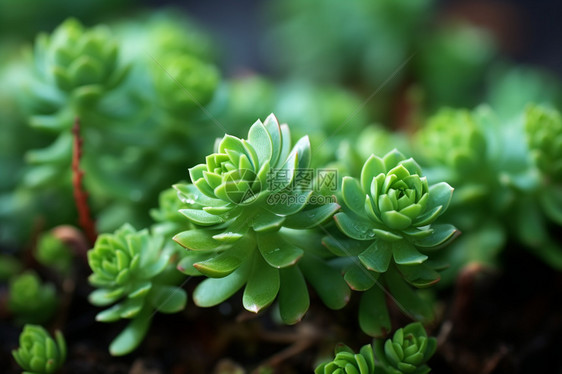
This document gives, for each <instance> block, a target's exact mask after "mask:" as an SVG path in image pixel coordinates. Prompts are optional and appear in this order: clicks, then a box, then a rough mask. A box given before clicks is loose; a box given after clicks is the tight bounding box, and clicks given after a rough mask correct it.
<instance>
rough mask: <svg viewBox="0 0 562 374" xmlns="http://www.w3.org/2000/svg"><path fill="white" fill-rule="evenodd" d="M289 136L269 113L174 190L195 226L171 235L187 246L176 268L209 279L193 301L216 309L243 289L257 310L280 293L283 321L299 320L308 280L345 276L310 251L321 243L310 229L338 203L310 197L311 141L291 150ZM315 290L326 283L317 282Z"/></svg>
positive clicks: (341, 293) (341, 300) (225, 142)
mask: <svg viewBox="0 0 562 374" xmlns="http://www.w3.org/2000/svg"><path fill="white" fill-rule="evenodd" d="M290 139H291V138H290V134H289V128H288V126H286V125H281V126H280V125H279V123H278V122H277V119H276V118H275V117H274V116H273V115H271V116H269V117H268V118H267V119H266V120H265V122H263V123H262V122H261V121H257V122H256V123H254V125H253V126H252V127H251V128H250V130H249V133H248V140H244V139H239V138H236V137H233V136H230V135H226V136H225V137H224V138H223V139H222V140H221V141H220V142H219V143H218V146H217V150H216V153H213V154H211V155H209V156H207V158H206V163H205V164H199V165H197V166H195V167H193V168H191V169H190V171H189V172H190V176H191V180H192V182H193V183H192V184H178V185H176V186H175V188H176V189H177V191H178V196H179V198H180V199H181V200H182V201H183V202H184V203H185V204H187V205H189V208H187V209H182V210H180V212H181V213H182V214H183V215H184V216H185V217H186V218H188V219H189V220H190V221H191V222H192V223H193V224H194V225H195V226H196V227H195V228H194V229H191V230H187V231H183V232H181V233H178V234H177V235H176V236H175V237H174V240H176V241H177V242H178V243H179V244H181V245H182V246H184V247H185V248H187V249H189V251H188V252H187V254H186V256H185V257H184V258H183V259H182V260H181V261H180V263H179V265H178V267H179V268H180V270H182V271H183V272H185V273H186V274H188V275H205V276H207V277H210V278H211V279H207V280H205V281H203V282H202V283H201V284H200V285H199V286H198V287H197V288H196V290H195V292H194V300H195V303H196V304H198V305H200V306H213V305H216V304H218V303H220V302H222V301H224V300H226V299H227V298H229V297H230V296H231V295H233V294H234V293H235V292H236V291H237V290H238V289H240V288H241V287H242V286H244V285H246V287H245V291H244V296H243V304H244V307H245V308H246V309H248V310H250V311H253V312H258V311H260V310H261V309H263V308H265V307H266V306H268V305H269V304H271V303H272V302H273V301H274V300H275V298H276V297H277V295H278V294H279V303H280V309H281V316H282V318H283V320H284V321H286V322H288V323H295V322H297V321H298V320H300V318H302V316H303V315H304V313H305V312H306V310H307V308H308V305H309V299H308V291H307V289H306V284H305V280H304V279H305V277H306V278H307V279H310V277H314V275H312V274H313V273H317V274H316V277H317V278H318V279H323V278H324V276H330V275H333V274H334V273H335V274H336V278H341V277H339V275H337V271H336V269H332V268H330V267H329V266H327V265H325V264H324V263H323V262H322V261H321V260H320V259H319V258H318V257H317V256H318V254H314V250H313V249H312V248H311V247H314V246H316V247H318V244H319V242H320V240H319V239H317V238H315V237H314V233H310V232H307V231H306V229H310V228H312V227H314V226H317V225H319V224H320V223H322V222H324V221H326V220H327V219H328V218H330V217H331V216H332V214H333V213H334V212H335V211H336V210H337V209H339V206H338V205H337V204H335V203H325V201H323V202H324V203H323V202H321V201H320V200H328V197H325V196H313V191H312V186H311V183H312V176H311V175H310V174H309V172H312V169H310V168H309V167H308V165H309V162H310V145H309V143H308V139H307V138H306V137H304V138H301V139H300V140H299V141H298V142H297V144H296V145H295V146H294V147H293V148H292V149H291V140H290ZM312 197H314V199H312ZM312 200H316V201H315V202H314V204H312V203H311V202H312ZM307 238H310V239H307ZM308 240H309V243H312V244H308V243H307V241H308ZM307 247H308V248H307ZM305 248H306V249H307V252H309V253H308V254H307V253H305V250H304V249H305ZM299 260H300V261H299ZM297 262H299V266H293V265H295V264H296V263H297ZM303 274H304V275H303ZM307 274H308V275H307ZM342 282H343V280H341V279H340V280H339V281H338V279H336V280H334V281H333V288H334V289H335V290H337V291H332V294H333V295H336V296H335V298H337V299H338V301H334V302H333V303H330V301H328V304H330V305H332V306H333V307H334V308H341V307H343V305H345V302H347V298H348V290H346V286H345V283H342ZM314 283H316V285H315V284H314ZM313 287H315V288H318V287H320V288H322V287H324V288H326V285H323V284H321V282H316V279H315V280H314V282H313ZM325 291H328V290H325ZM328 293H329V292H323V294H325V295H327V294H328ZM333 295H332V297H331V296H330V295H327V298H328V299H330V298H331V299H334V296H333Z"/></svg>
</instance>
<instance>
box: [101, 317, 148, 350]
mask: <svg viewBox="0 0 562 374" xmlns="http://www.w3.org/2000/svg"><path fill="white" fill-rule="evenodd" d="M151 320H152V313H151V311H150V310H149V309H147V310H146V311H145V312H143V313H140V314H139V315H138V316H137V317H136V318H135V319H133V320H132V321H131V322H130V323H129V324H128V325H127V327H125V329H124V330H123V331H121V333H120V334H119V335H118V336H117V337H116V338H115V339H114V340H113V341H112V342H111V344H110V345H109V352H110V353H111V354H112V355H113V356H123V355H126V354H128V353H131V352H132V351H133V350H134V349H135V348H137V347H138V346H139V345H140V343H141V342H142V340H143V339H144V337H145V335H146V333H147V331H148V328H149V327H150V322H151Z"/></svg>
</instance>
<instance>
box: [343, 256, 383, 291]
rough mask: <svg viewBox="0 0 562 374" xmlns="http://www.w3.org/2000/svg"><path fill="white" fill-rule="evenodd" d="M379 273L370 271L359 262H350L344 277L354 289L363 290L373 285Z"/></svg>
mask: <svg viewBox="0 0 562 374" xmlns="http://www.w3.org/2000/svg"><path fill="white" fill-rule="evenodd" d="M378 277H379V274H377V273H374V272H371V271H369V270H367V269H365V268H364V267H363V266H361V265H360V264H359V263H355V262H354V263H352V264H351V265H350V266H348V267H347V269H346V270H345V274H344V279H345V281H346V282H347V284H348V285H349V287H350V288H351V289H352V290H354V291H365V290H368V289H369V288H371V287H373V285H374V284H375V282H376V280H377V278H378Z"/></svg>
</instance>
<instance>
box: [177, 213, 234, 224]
mask: <svg viewBox="0 0 562 374" xmlns="http://www.w3.org/2000/svg"><path fill="white" fill-rule="evenodd" d="M179 212H180V213H181V214H183V215H184V216H186V217H187V218H188V219H189V220H190V221H191V222H193V223H195V224H197V225H200V226H212V225H216V224H217V223H222V222H224V221H223V219H222V218H221V217H219V216H215V215H214V214H211V213H207V212H206V211H204V210H199V209H180V211H179Z"/></svg>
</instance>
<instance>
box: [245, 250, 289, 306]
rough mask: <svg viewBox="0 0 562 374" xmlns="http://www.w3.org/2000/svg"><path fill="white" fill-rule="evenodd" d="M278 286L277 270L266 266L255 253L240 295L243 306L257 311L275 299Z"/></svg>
mask: <svg viewBox="0 0 562 374" xmlns="http://www.w3.org/2000/svg"><path fill="white" fill-rule="evenodd" d="M279 286H280V280H279V270H278V269H276V268H273V267H271V266H268V265H267V263H266V262H265V260H264V259H263V258H262V256H259V255H255V256H254V259H253V265H252V269H251V270H250V274H249V276H248V283H247V284H246V288H245V289H244V295H243V296H242V303H243V304H244V308H245V309H246V310H248V311H250V312H254V313H258V312H259V311H261V310H262V309H263V308H265V307H267V306H268V305H269V304H271V303H272V302H273V300H275V297H276V296H277V293H278V292H279Z"/></svg>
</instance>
